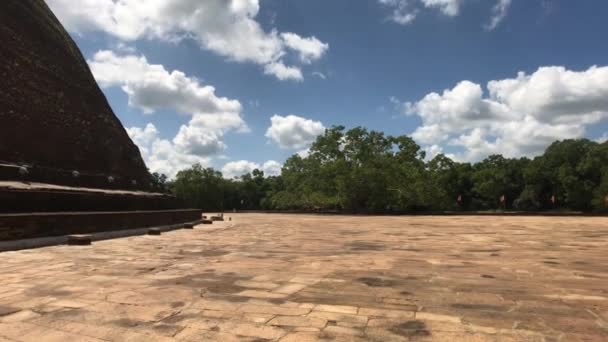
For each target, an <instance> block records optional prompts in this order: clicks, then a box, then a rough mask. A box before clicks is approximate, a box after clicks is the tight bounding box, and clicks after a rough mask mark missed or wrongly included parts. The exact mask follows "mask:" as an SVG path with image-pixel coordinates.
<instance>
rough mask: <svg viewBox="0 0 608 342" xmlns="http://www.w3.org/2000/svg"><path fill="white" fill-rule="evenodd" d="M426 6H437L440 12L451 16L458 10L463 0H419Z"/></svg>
mask: <svg viewBox="0 0 608 342" xmlns="http://www.w3.org/2000/svg"><path fill="white" fill-rule="evenodd" d="M421 1H422V3H423V4H424V6H425V7H427V8H437V9H439V11H441V13H442V14H444V15H447V16H450V17H453V16H457V15H458V13H459V12H460V6H461V5H462V1H463V0H421Z"/></svg>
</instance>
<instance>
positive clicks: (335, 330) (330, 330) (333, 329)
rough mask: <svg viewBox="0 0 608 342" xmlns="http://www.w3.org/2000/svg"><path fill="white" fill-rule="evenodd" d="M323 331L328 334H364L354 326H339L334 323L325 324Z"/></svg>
mask: <svg viewBox="0 0 608 342" xmlns="http://www.w3.org/2000/svg"><path fill="white" fill-rule="evenodd" d="M323 332H324V333H326V334H330V335H349V336H364V335H365V334H364V332H363V331H362V330H359V329H355V328H347V327H340V326H336V325H330V326H327V327H326V328H325V329H323Z"/></svg>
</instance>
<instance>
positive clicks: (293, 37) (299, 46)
mask: <svg viewBox="0 0 608 342" xmlns="http://www.w3.org/2000/svg"><path fill="white" fill-rule="evenodd" d="M281 38H283V41H284V42H285V45H286V46H287V47H289V48H290V49H292V50H294V51H297V52H298V54H299V56H300V60H302V62H304V63H307V64H308V63H311V62H313V61H316V60H318V59H320V58H321V57H322V56H323V55H324V54H325V52H326V51H327V49H329V44H326V43H323V42H321V41H320V40H318V39H317V38H316V37H310V38H302V37H300V36H299V35H297V34H295V33H291V32H287V33H281Z"/></svg>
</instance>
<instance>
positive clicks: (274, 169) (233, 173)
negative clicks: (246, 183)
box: [222, 160, 283, 179]
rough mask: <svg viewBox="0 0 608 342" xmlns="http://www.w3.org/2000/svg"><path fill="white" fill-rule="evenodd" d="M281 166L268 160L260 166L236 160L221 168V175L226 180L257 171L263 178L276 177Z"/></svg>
mask: <svg viewBox="0 0 608 342" xmlns="http://www.w3.org/2000/svg"><path fill="white" fill-rule="evenodd" d="M282 167H283V165H282V164H281V163H279V162H278V161H275V160H268V161H266V162H265V163H264V164H262V165H260V164H258V163H254V162H252V161H249V160H237V161H232V162H228V163H226V164H225V165H224V167H222V174H223V175H224V178H226V179H233V178H235V177H239V176H242V175H244V174H247V173H251V172H253V170H255V169H258V170H261V171H264V176H266V177H269V176H278V175H280V174H281V168H282Z"/></svg>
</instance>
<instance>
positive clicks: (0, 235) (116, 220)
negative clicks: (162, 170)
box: [0, 209, 201, 241]
mask: <svg viewBox="0 0 608 342" xmlns="http://www.w3.org/2000/svg"><path fill="white" fill-rule="evenodd" d="M200 218H201V210H197V209H182V210H147V211H111V212H53V213H19V214H0V241H10V240H22V239H32V238H45V237H53V236H65V235H74V234H92V233H102V232H110V231H120V230H127V229H135V228H149V227H157V226H167V225H176V224H178V225H179V226H180V228H182V227H183V224H184V223H189V222H194V221H199V220H200Z"/></svg>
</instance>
